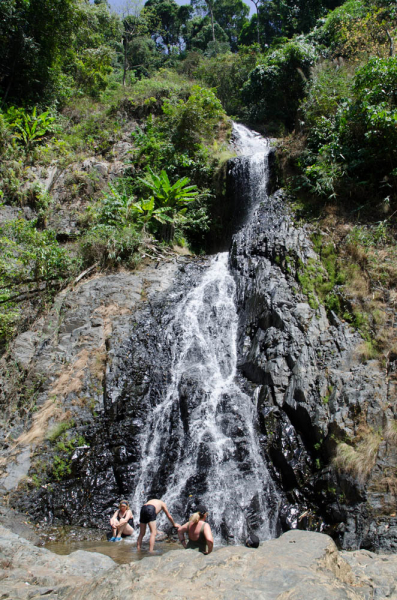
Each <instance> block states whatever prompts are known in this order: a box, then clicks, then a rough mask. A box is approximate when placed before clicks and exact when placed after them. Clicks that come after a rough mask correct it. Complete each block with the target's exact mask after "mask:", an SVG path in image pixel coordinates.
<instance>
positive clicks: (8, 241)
mask: <svg viewBox="0 0 397 600" xmlns="http://www.w3.org/2000/svg"><path fill="white" fill-rule="evenodd" d="M0 250H1V251H0V342H2V343H4V342H5V341H7V339H9V338H10V337H11V336H12V334H13V333H14V332H15V329H16V327H17V325H18V321H19V320H20V319H21V318H22V316H23V313H22V312H21V308H20V305H21V303H23V302H25V301H27V300H29V299H33V300H34V299H36V300H37V301H39V300H40V301H43V298H45V297H48V298H50V297H51V295H52V294H53V293H55V292H56V291H58V290H59V289H60V288H61V287H62V286H63V285H65V284H66V283H67V281H68V280H69V278H70V277H71V276H72V275H73V274H74V273H75V272H76V270H77V268H78V266H79V261H78V259H76V258H72V257H71V256H70V255H69V253H68V251H67V250H66V249H65V248H62V247H61V246H60V245H59V243H58V242H57V241H56V238H55V235H54V234H53V233H52V232H50V231H38V230H37V229H36V228H35V224H34V223H32V222H27V221H25V220H24V219H16V220H14V221H9V222H7V223H4V224H1V225H0ZM22 306H23V304H22Z"/></svg>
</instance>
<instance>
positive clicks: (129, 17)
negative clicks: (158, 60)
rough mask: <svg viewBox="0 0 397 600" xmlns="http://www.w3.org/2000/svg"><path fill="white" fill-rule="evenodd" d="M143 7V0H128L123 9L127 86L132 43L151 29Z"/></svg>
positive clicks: (124, 71)
mask: <svg viewBox="0 0 397 600" xmlns="http://www.w3.org/2000/svg"><path fill="white" fill-rule="evenodd" d="M142 9H143V4H142V1H141V0H127V1H126V2H125V4H124V7H123V9H122V20H123V33H122V39H123V86H125V81H126V77H127V72H128V71H129V70H130V68H131V65H130V63H129V60H128V54H129V49H130V45H131V43H132V41H133V40H134V39H137V38H142V37H143V36H145V35H146V34H147V33H148V31H149V28H148V13H145V12H144V11H143V10H142ZM137 66H138V65H137Z"/></svg>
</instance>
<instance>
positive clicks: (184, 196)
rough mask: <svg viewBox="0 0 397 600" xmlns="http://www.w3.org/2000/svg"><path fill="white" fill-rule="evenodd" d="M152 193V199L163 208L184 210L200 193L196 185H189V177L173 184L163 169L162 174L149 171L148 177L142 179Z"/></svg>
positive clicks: (171, 211) (171, 210) (172, 210)
mask: <svg viewBox="0 0 397 600" xmlns="http://www.w3.org/2000/svg"><path fill="white" fill-rule="evenodd" d="M140 181H141V182H142V183H143V184H144V186H145V187H147V188H149V190H150V192H151V193H152V196H151V199H153V201H154V203H155V204H156V205H158V206H160V207H162V208H166V209H169V210H170V213H171V214H172V213H173V212H174V211H177V210H182V209H183V208H185V205H186V204H187V203H188V202H192V201H193V200H194V199H195V198H196V197H197V194H198V191H197V186H196V185H187V184H188V183H189V182H190V179H189V177H183V179H179V180H178V181H176V182H175V183H174V184H173V185H171V183H170V180H169V178H168V175H167V173H166V172H165V171H164V170H163V171H161V173H160V175H157V174H156V173H153V171H149V174H148V176H147V177H146V179H140Z"/></svg>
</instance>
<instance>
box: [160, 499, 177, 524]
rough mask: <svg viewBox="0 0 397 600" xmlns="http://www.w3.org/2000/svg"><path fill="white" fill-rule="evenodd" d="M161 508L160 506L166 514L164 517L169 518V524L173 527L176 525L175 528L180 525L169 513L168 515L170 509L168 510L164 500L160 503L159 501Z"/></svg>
mask: <svg viewBox="0 0 397 600" xmlns="http://www.w3.org/2000/svg"><path fill="white" fill-rule="evenodd" d="M161 508H162V509H163V511H164V512H165V514H166V517H167V519H168V520H169V522H170V523H171V525H172V526H173V527H177V528H178V527H180V525H179V523H175V521H174V519H173V518H172V517H171V515H170V511H169V510H168V508H167V505H166V503H165V502H162V503H161Z"/></svg>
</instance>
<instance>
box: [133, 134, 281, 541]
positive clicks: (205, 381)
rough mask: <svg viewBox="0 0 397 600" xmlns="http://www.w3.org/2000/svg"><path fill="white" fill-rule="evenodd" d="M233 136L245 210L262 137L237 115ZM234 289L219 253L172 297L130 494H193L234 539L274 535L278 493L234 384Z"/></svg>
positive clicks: (256, 178) (250, 410)
mask: <svg viewBox="0 0 397 600" xmlns="http://www.w3.org/2000/svg"><path fill="white" fill-rule="evenodd" d="M234 139H235V146H236V148H237V149H238V151H239V153H241V157H239V158H237V159H234V160H233V164H232V166H231V170H232V171H234V172H235V173H236V177H237V176H238V173H240V175H241V173H243V181H244V186H246V185H248V186H249V190H248V192H246V193H245V200H243V202H244V203H245V204H247V205H248V206H247V209H248V211H252V209H253V207H254V206H255V204H257V203H258V202H259V201H260V200H261V199H262V198H263V197H264V194H266V185H267V153H268V144H267V141H266V140H264V139H263V138H262V137H261V136H259V135H258V134H254V133H253V132H250V131H249V130H248V129H246V128H245V127H243V126H241V125H236V126H235V130H234ZM240 181H241V179H240ZM242 191H243V190H242ZM242 195H244V194H242ZM235 289H236V288H235V282H234V279H233V277H232V275H231V274H230V272H229V269H228V253H221V254H218V255H216V256H214V257H213V258H212V260H211V262H210V264H209V266H208V268H207V269H206V270H204V272H203V274H202V276H201V280H199V281H198V282H197V283H196V286H195V287H193V288H192V289H190V291H189V292H188V293H187V294H186V295H185V297H183V298H182V299H180V298H178V301H177V303H176V306H175V310H174V313H173V316H172V318H171V320H170V322H169V323H168V325H167V327H166V329H165V331H164V332H163V337H164V342H165V343H167V344H169V345H170V347H171V353H172V366H171V381H170V383H169V384H168V385H167V386H165V388H164V390H163V393H162V397H161V399H160V401H158V402H157V404H156V405H155V406H154V407H153V408H152V410H151V412H150V413H149V414H148V415H147V420H146V426H145V429H144V431H143V432H142V434H141V439H140V440H139V444H140V447H141V449H142V458H141V463H140V468H139V470H138V475H137V477H136V481H135V484H134V487H135V490H134V494H133V498H132V502H131V504H132V507H133V508H134V512H136V513H137V512H138V514H139V508H140V506H141V505H142V504H143V503H144V502H146V500H147V499H148V494H149V492H150V490H153V489H156V490H158V489H161V490H163V493H162V499H163V500H164V501H165V502H166V503H167V505H168V507H169V509H170V511H171V514H173V516H174V518H175V519H176V518H180V516H181V515H185V516H186V513H187V512H188V510H187V509H189V508H190V507H191V506H193V505H194V502H195V501H200V502H201V503H204V504H205V506H206V507H207V508H208V511H209V523H210V524H211V527H212V529H213V532H214V535H215V537H216V538H217V539H218V540H220V539H223V540H225V539H229V540H230V539H234V540H235V541H237V542H241V541H243V540H244V539H245V537H246V535H247V533H248V532H255V533H257V535H259V537H260V538H261V539H262V540H263V539H269V538H271V537H274V535H275V527H276V521H277V515H276V512H277V511H276V510H274V506H275V505H277V502H278V496H277V492H276V490H275V486H274V484H273V482H272V480H271V478H270V476H269V472H268V469H267V466H266V461H265V458H264V456H263V452H262V450H261V447H260V440H259V439H258V435H257V430H256V420H257V407H256V395H255V394H254V393H251V394H248V393H247V392H246V391H244V390H243V389H242V385H241V384H239V375H238V369H237V328H238V315H237V311H236V305H235ZM175 415H177V418H175ZM171 423H173V427H170V424H171ZM175 423H176V424H177V425H176V428H177V431H175ZM171 429H172V431H171ZM171 438H172V444H171V443H170V440H171ZM175 439H176V440H177V441H176V442H175ZM171 447H172V451H171ZM163 518H164V517H160V526H161V522H162V519H163Z"/></svg>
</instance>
